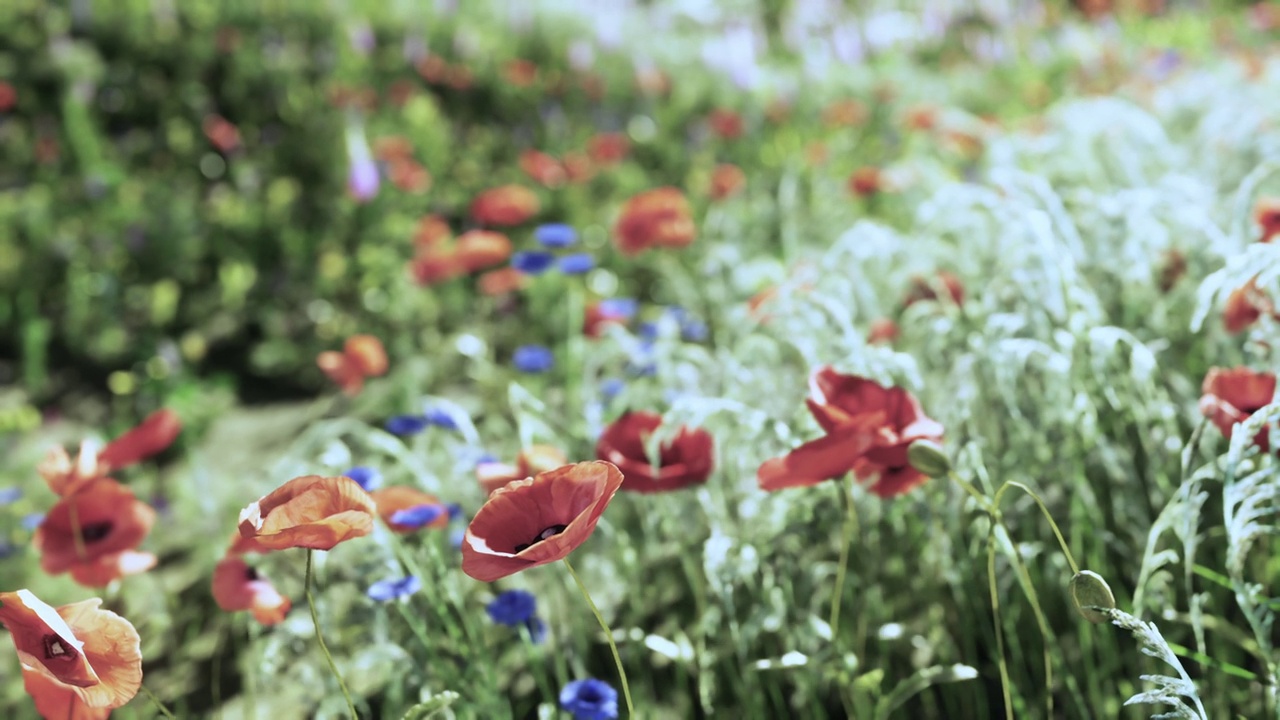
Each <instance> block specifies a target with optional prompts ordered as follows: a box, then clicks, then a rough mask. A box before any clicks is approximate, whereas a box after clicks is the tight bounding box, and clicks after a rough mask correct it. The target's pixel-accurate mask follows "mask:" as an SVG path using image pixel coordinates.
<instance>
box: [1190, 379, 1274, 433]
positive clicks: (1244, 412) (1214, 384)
mask: <svg viewBox="0 0 1280 720" xmlns="http://www.w3.org/2000/svg"><path fill="white" fill-rule="evenodd" d="M1200 392H1201V396H1200V414H1201V415H1204V416H1205V417H1207V418H1209V419H1210V420H1211V421H1213V424H1214V425H1217V426H1218V429H1219V430H1221V431H1222V435H1223V436H1224V437H1227V438H1230V437H1231V427H1232V426H1233V425H1235V424H1236V423H1241V422H1244V421H1245V420H1246V419H1248V418H1249V416H1250V415H1252V414H1254V413H1255V412H1257V411H1258V410H1260V409H1261V408H1262V407H1263V406H1265V405H1267V404H1269V403H1270V402H1271V399H1272V398H1273V397H1275V394H1276V376H1275V375H1274V374H1273V373H1264V372H1255V371H1253V370H1250V369H1249V368H1243V367H1238V368H1230V369H1227V368H1219V367H1215V368H1209V373H1208V374H1207V375H1205V376H1204V383H1203V384H1202V385H1201V386H1200ZM1253 442H1254V444H1256V445H1257V446H1258V447H1259V448H1261V449H1262V452H1267V451H1268V450H1269V449H1270V448H1271V442H1270V438H1269V437H1268V429H1267V428H1265V427H1264V428H1263V429H1262V430H1260V431H1259V432H1258V435H1257V436H1256V437H1255V438H1254V439H1253Z"/></svg>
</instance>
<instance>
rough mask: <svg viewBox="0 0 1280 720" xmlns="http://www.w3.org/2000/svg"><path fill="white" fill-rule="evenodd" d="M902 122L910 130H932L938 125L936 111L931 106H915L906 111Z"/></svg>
mask: <svg viewBox="0 0 1280 720" xmlns="http://www.w3.org/2000/svg"><path fill="white" fill-rule="evenodd" d="M904 121H905V123H906V126H907V128H908V129H910V130H932V129H934V128H935V127H937V125H938V109H937V108H936V107H933V106H932V105H917V106H915V107H913V108H910V109H908V110H907V114H906V118H905V119H904Z"/></svg>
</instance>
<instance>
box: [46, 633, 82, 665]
mask: <svg viewBox="0 0 1280 720" xmlns="http://www.w3.org/2000/svg"><path fill="white" fill-rule="evenodd" d="M75 654H76V651H75V650H72V649H71V648H69V647H67V645H66V644H65V643H64V642H63V641H62V638H60V637H58V636H57V635H45V636H44V659H45V660H53V659H55V658H72V657H75Z"/></svg>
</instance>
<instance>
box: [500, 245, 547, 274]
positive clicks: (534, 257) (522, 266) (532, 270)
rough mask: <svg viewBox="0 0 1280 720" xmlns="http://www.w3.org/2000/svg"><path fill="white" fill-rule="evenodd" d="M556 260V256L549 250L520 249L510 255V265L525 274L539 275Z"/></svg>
mask: <svg viewBox="0 0 1280 720" xmlns="http://www.w3.org/2000/svg"><path fill="white" fill-rule="evenodd" d="M555 262H556V256H555V255H552V254H551V253H549V252H542V251H541V250H535V251H522V252H518V253H515V254H514V255H512V256H511V267H513V268H515V269H517V270H519V271H520V272H522V273H524V274H525V275H541V274H542V273H544V272H546V271H547V270H549V269H550V268H551V266H552V265H554V264H555Z"/></svg>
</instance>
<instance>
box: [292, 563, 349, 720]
mask: <svg viewBox="0 0 1280 720" xmlns="http://www.w3.org/2000/svg"><path fill="white" fill-rule="evenodd" d="M314 552H315V551H314V550H311V549H309V548H308V549H307V574H306V578H305V579H304V580H303V588H304V590H303V592H304V593H305V594H306V596H307V607H308V608H310V609H311V624H312V625H314V626H315V628H316V642H318V643H319V644H320V652H322V653H324V659H325V660H326V661H328V663H329V671H330V672H332V673H333V677H334V678H336V679H337V680H338V687H339V688H341V690H342V697H343V699H345V700H346V701H347V709H348V710H350V711H351V718H352V720H359V718H360V715H359V714H357V713H356V705H355V703H353V702H351V693H349V692H347V684H346V683H345V682H343V680H342V673H340V672H338V666H337V664H335V663H334V662H333V656H332V655H330V654H329V646H327V645H325V644H324V634H323V633H321V632H320V615H319V613H317V612H316V601H315V598H313V597H312V596H311V555H312V554H313V553H314Z"/></svg>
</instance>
